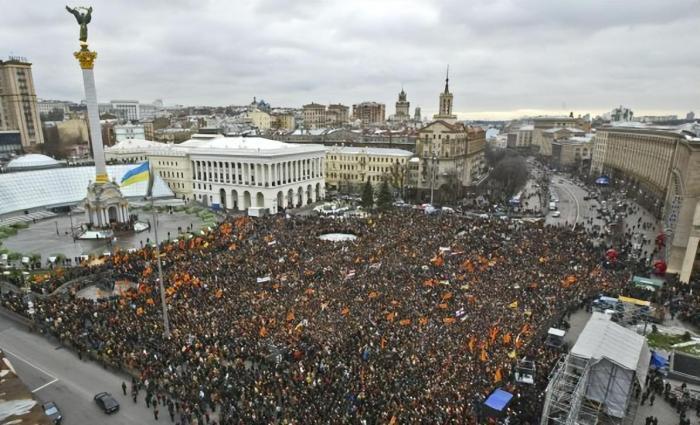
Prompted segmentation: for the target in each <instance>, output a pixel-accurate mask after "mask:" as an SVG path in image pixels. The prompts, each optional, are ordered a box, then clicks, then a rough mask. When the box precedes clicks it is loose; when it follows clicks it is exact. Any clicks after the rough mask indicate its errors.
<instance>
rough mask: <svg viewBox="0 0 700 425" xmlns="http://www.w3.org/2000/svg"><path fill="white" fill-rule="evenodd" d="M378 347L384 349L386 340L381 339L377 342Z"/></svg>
mask: <svg viewBox="0 0 700 425" xmlns="http://www.w3.org/2000/svg"><path fill="white" fill-rule="evenodd" d="M379 346H380V347H382V350H383V349H384V348H386V338H384V337H382V339H381V340H379Z"/></svg>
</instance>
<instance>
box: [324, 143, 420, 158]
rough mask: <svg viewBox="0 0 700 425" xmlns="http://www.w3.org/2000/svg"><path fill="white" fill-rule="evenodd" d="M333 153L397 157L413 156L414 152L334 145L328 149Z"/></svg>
mask: <svg viewBox="0 0 700 425" xmlns="http://www.w3.org/2000/svg"><path fill="white" fill-rule="evenodd" d="M328 152H331V153H340V154H345V155H359V154H367V155H375V156H397V157H411V156H413V152H410V151H407V150H403V149H392V148H362V147H348V146H333V147H331V148H329V149H328Z"/></svg>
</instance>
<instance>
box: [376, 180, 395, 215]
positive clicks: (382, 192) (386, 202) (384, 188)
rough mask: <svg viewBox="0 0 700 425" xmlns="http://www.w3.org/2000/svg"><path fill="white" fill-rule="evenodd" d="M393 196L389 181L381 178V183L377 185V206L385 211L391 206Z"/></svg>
mask: <svg viewBox="0 0 700 425" xmlns="http://www.w3.org/2000/svg"><path fill="white" fill-rule="evenodd" d="M392 202H393V198H392V196H391V190H390V189H389V182H387V180H386V179H383V180H382V185H381V186H379V195H377V208H379V209H380V210H382V211H386V210H388V209H389V208H391V203H392Z"/></svg>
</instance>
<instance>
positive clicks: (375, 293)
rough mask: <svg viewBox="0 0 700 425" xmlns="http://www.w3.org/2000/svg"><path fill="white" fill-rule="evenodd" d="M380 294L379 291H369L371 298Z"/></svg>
mask: <svg viewBox="0 0 700 425" xmlns="http://www.w3.org/2000/svg"><path fill="white" fill-rule="evenodd" d="M378 296H379V292H377V291H372V292H370V293H369V299H370V300H373V299H375V298H377V297H378Z"/></svg>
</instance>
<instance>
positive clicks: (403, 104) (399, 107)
mask: <svg viewBox="0 0 700 425" xmlns="http://www.w3.org/2000/svg"><path fill="white" fill-rule="evenodd" d="M410 107H411V103H410V102H409V101H407V100H406V92H405V91H403V87H401V92H400V93H399V100H398V101H397V102H396V118H400V119H406V120H407V119H409V117H410V115H409V109H410Z"/></svg>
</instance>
